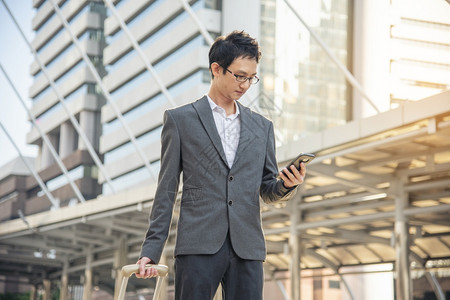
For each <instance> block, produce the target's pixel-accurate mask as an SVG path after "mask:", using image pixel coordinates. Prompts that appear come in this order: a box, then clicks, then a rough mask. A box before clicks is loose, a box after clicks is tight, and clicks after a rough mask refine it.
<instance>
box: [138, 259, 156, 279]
mask: <svg viewBox="0 0 450 300" xmlns="http://www.w3.org/2000/svg"><path fill="white" fill-rule="evenodd" d="M136 264H137V265H139V271H138V272H137V273H136V277H137V278H151V277H156V276H158V271H157V270H156V269H155V268H148V269H145V265H148V264H154V262H153V260H151V259H150V258H148V257H145V256H143V257H141V258H140V259H139V260H138V261H137V262H136Z"/></svg>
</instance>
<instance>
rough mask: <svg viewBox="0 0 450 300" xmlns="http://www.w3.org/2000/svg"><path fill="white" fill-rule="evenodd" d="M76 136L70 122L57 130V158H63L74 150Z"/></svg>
mask: <svg viewBox="0 0 450 300" xmlns="http://www.w3.org/2000/svg"><path fill="white" fill-rule="evenodd" d="M75 138H76V134H75V129H74V128H73V126H72V124H71V123H70V122H64V123H63V124H61V127H60V129H59V156H61V158H65V157H67V156H68V155H70V154H71V153H72V152H73V151H74V150H75V146H76V145H75V142H76V140H75Z"/></svg>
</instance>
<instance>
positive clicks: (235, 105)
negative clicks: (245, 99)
mask: <svg viewBox="0 0 450 300" xmlns="http://www.w3.org/2000/svg"><path fill="white" fill-rule="evenodd" d="M206 97H207V98H208V102H209V106H210V107H211V110H212V111H214V110H216V111H217V110H220V111H223V112H224V114H225V110H224V109H223V108H222V107H220V106H219V105H217V104H216V103H215V102H214V101H212V99H211V98H210V97H209V95H208V94H207V95H206ZM234 107H236V112H235V113H234V114H232V115H229V116H227V118H229V119H232V120H233V119H235V118H237V117H238V116H239V114H240V111H239V105H237V103H236V101H234Z"/></svg>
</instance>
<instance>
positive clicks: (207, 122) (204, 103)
mask: <svg viewBox="0 0 450 300" xmlns="http://www.w3.org/2000/svg"><path fill="white" fill-rule="evenodd" d="M192 105H193V106H194V109H195V110H196V111H197V115H198V118H199V119H200V121H201V123H202V125H203V128H205V131H206V133H207V134H208V136H209V138H210V140H211V142H212V143H213V145H214V148H216V150H217V152H218V153H219V155H220V157H221V158H222V160H223V162H224V163H225V165H226V166H228V163H227V159H226V156H225V151H224V150H223V146H222V141H221V140H220V136H219V133H218V132H217V127H216V123H215V122H214V117H213V115H212V111H211V106H210V105H209V103H208V98H207V97H206V96H204V97H203V98H201V99H200V100H197V101H196V102H194V103H193V104H192Z"/></svg>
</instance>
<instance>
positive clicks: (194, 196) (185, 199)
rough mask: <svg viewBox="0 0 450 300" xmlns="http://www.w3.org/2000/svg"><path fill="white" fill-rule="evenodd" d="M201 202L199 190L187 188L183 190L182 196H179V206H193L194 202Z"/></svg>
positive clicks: (200, 190) (200, 191)
mask: <svg viewBox="0 0 450 300" xmlns="http://www.w3.org/2000/svg"><path fill="white" fill-rule="evenodd" d="M201 200H202V189H201V188H187V189H185V190H183V195H182V196H181V206H189V205H195V204H196V202H199V201H201Z"/></svg>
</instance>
